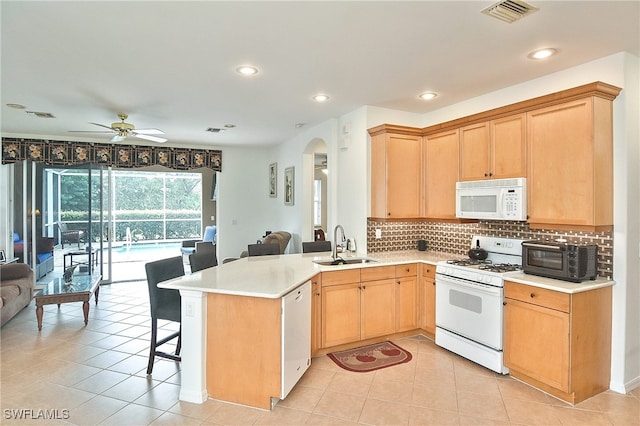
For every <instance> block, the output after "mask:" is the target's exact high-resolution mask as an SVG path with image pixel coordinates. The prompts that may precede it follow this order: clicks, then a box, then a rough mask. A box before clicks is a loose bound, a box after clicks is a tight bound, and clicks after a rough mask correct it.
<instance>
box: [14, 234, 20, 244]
mask: <svg viewBox="0 0 640 426" xmlns="http://www.w3.org/2000/svg"><path fill="white" fill-rule="evenodd" d="M18 241H20V234H18V233H17V232H14V233H13V242H14V243H17V242H18Z"/></svg>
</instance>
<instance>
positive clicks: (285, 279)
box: [158, 250, 615, 299]
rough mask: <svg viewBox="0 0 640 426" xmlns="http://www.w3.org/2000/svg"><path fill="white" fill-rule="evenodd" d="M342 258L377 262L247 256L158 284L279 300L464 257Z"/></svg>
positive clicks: (601, 283) (580, 286)
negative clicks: (364, 275)
mask: <svg viewBox="0 0 640 426" xmlns="http://www.w3.org/2000/svg"><path fill="white" fill-rule="evenodd" d="M341 255H342V257H343V258H345V259H349V257H367V258H372V259H375V260H376V262H370V263H356V264H349V265H339V266H322V265H318V264H317V263H314V262H313V261H314V260H331V252H326V253H306V254H287V255H279V256H253V257H244V258H241V259H238V260H235V261H233V262H229V263H224V264H221V265H218V266H217V267H215V268H208V269H204V270H202V271H200V272H196V273H194V274H188V275H185V276H183V277H180V278H176V279H173V280H169V281H165V282H162V283H160V284H158V287H161V288H172V289H177V290H192V291H201V292H206V293H218V294H231V295H236V296H249V297H264V298H268V299H277V298H280V297H282V296H284V295H286V294H287V293H289V292H290V291H292V290H294V289H295V288H296V287H298V286H299V285H301V284H303V283H304V282H306V281H307V280H309V279H311V278H312V277H313V276H314V275H316V274H318V273H320V272H327V271H338V270H344V269H354V268H370V267H376V266H384V265H388V264H403V263H416V262H421V263H428V264H431V265H435V264H436V263H437V262H438V261H441V260H448V259H455V258H462V257H464V256H461V255H459V254H457V255H456V254H451V253H444V252H435V251H429V250H427V251H418V250H406V251H394V252H377V253H371V255H369V256H360V255H352V256H348V255H347V254H346V253H341ZM505 279H507V280H509V281H513V282H517V283H521V284H527V285H532V286H536V287H542V288H547V289H550V290H556V291H561V292H563V293H578V292H581V291H589V290H593V289H596V288H599V287H606V286H611V285H613V284H615V282H614V281H611V280H607V279H604V278H598V279H597V280H595V281H585V282H582V283H571V282H567V281H559V280H554V279H550V278H543V277H537V276H535V275H528V274H524V273H522V272H520V273H517V274H513V275H509V276H508V277H506V278H505Z"/></svg>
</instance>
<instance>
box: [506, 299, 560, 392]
mask: <svg viewBox="0 0 640 426" xmlns="http://www.w3.org/2000/svg"><path fill="white" fill-rule="evenodd" d="M505 301H506V306H505V313H504V324H505V333H504V363H505V365H506V366H507V367H509V368H510V369H512V370H514V372H521V373H523V374H525V375H527V376H529V377H531V378H533V379H536V380H538V381H540V382H542V383H546V384H547V385H549V386H552V387H554V388H556V389H560V390H562V391H564V392H569V385H570V384H569V367H570V365H569V356H570V352H569V351H570V347H569V333H570V327H569V314H568V313H566V312H561V311H556V310H554V309H549V308H545V307H543V306H537V305H533V304H531V303H524V302H521V301H519V300H515V299H505Z"/></svg>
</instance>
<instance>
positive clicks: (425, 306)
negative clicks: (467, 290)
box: [418, 264, 436, 338]
mask: <svg viewBox="0 0 640 426" xmlns="http://www.w3.org/2000/svg"><path fill="white" fill-rule="evenodd" d="M421 278H422V279H421V280H420V283H419V287H418V309H419V321H418V327H419V328H421V329H423V330H424V331H426V332H427V335H428V336H429V337H431V338H435V334H436V267H435V266H434V265H428V264H423V265H422V277H421Z"/></svg>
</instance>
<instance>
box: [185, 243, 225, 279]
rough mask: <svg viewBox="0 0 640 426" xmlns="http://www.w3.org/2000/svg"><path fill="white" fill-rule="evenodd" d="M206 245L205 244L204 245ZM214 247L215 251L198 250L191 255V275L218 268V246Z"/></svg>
mask: <svg viewBox="0 0 640 426" xmlns="http://www.w3.org/2000/svg"><path fill="white" fill-rule="evenodd" d="M203 244H205V243H203ZM209 245H210V246H213V250H210V249H207V250H198V251H196V252H195V253H193V254H190V255H189V264H190V265H191V273H194V272H198V271H202V270H203V269H207V268H213V267H214V266H218V258H217V256H216V245H215V244H209Z"/></svg>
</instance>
